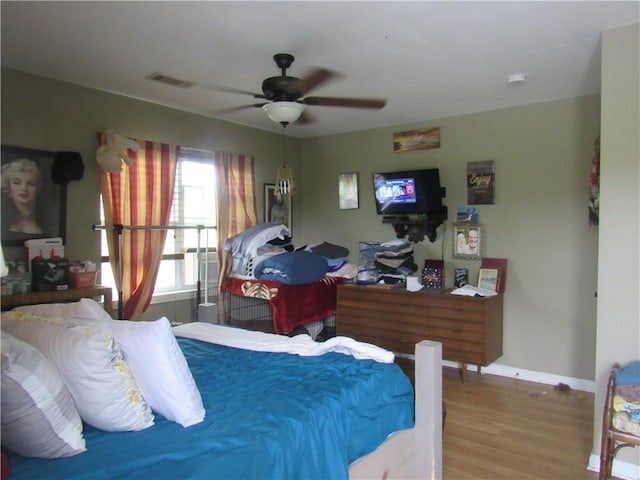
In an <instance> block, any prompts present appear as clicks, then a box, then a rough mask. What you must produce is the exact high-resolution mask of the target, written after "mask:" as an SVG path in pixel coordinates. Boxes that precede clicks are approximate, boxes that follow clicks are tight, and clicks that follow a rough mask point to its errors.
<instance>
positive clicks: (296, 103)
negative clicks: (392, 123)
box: [211, 53, 386, 126]
mask: <svg viewBox="0 0 640 480" xmlns="http://www.w3.org/2000/svg"><path fill="white" fill-rule="evenodd" d="M273 60H274V61H275V62H276V65H277V66H278V68H280V71H281V75H280V76H276V77H269V78H266V79H265V80H263V81H262V93H254V92H248V91H245V90H239V89H235V88H228V87H217V86H213V87H211V88H214V89H216V90H221V91H227V92H232V93H241V94H245V95H251V96H253V97H254V98H261V99H264V100H267V101H266V102H260V103H253V104H249V105H241V106H238V107H232V108H228V109H225V110H223V111H224V112H229V111H237V110H243V109H246V108H252V107H260V108H262V109H263V110H264V111H265V112H266V113H267V115H268V116H269V118H270V119H271V120H273V121H274V122H278V123H280V124H281V125H282V126H287V125H288V124H290V123H293V122H296V121H298V122H299V123H302V124H304V123H310V122H311V121H312V118H311V116H310V115H309V114H308V113H307V112H306V111H305V108H304V106H305V105H313V106H325V107H347V108H368V109H373V110H379V109H381V108H383V107H384V106H385V104H386V100H384V99H374V98H341V97H307V96H305V95H307V93H309V92H310V91H311V90H313V89H314V88H316V87H318V86H319V85H321V84H323V83H325V82H327V81H329V80H331V79H333V78H334V77H336V76H337V74H336V73H334V72H332V71H330V70H326V69H323V68H315V69H314V70H312V71H311V72H310V73H309V74H308V75H306V76H305V77H303V78H297V77H291V76H289V75H287V69H288V68H289V67H290V66H291V64H292V63H293V60H294V56H293V55H291V54H288V53H277V54H275V55H274V56H273Z"/></svg>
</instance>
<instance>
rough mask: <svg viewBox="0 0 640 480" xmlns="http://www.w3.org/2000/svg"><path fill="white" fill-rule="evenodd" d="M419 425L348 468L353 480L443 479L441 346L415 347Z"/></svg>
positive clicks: (388, 440)
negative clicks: (395, 479)
mask: <svg viewBox="0 0 640 480" xmlns="http://www.w3.org/2000/svg"><path fill="white" fill-rule="evenodd" d="M415 355H416V357H415V362H416V369H415V395H416V424H415V427H414V428H411V429H408V430H403V431H401V432H398V433H396V434H394V435H392V436H391V437H389V438H388V439H387V441H386V442H385V443H383V444H382V445H381V446H380V447H378V449H377V450H376V451H374V452H372V453H370V454H369V455H366V456H364V457H362V458H359V459H358V460H356V461H355V462H353V463H352V464H351V465H350V466H349V478H351V479H376V478H378V479H388V480H391V479H394V478H397V479H410V478H411V479H421V480H422V479H441V478H442V345H441V344H440V343H438V342H431V341H428V340H423V341H421V342H420V343H418V344H416V354H415Z"/></svg>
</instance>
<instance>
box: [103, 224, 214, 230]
mask: <svg viewBox="0 0 640 480" xmlns="http://www.w3.org/2000/svg"><path fill="white" fill-rule="evenodd" d="M91 228H93V230H189V229H194V230H195V229H198V230H205V229H207V230H209V229H214V230H216V229H217V228H218V227H216V226H215V225H122V224H121V223H114V224H113V225H92V226H91Z"/></svg>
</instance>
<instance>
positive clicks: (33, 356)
mask: <svg viewBox="0 0 640 480" xmlns="http://www.w3.org/2000/svg"><path fill="white" fill-rule="evenodd" d="M1 351H2V405H1V407H2V445H3V446H5V447H8V448H9V449H11V450H13V451H14V452H17V453H19V454H20V455H24V456H25V457H40V458H59V457H69V456H71V455H76V454H78V453H81V452H84V451H85V450H86V446H85V441H84V438H83V436H82V420H81V419H80V415H79V414H78V410H77V409H76V406H75V405H74V403H73V398H71V394H70V393H69V391H68V390H67V387H66V386H65V384H64V380H63V379H62V377H61V376H60V373H59V372H58V370H57V369H56V367H55V366H54V365H53V363H51V361H50V360H48V359H47V358H46V357H45V356H44V355H42V353H40V352H39V351H38V350H36V349H35V348H34V347H33V346H31V345H29V344H28V343H25V342H23V341H21V340H18V339H17V338H15V337H13V336H12V335H11V334H9V333H8V332H5V331H3V332H2V348H1Z"/></svg>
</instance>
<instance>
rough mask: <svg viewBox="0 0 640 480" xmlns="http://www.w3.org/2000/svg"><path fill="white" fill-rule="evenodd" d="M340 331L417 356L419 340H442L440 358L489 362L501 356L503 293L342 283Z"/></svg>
mask: <svg viewBox="0 0 640 480" xmlns="http://www.w3.org/2000/svg"><path fill="white" fill-rule="evenodd" d="M337 309H338V311H337V318H336V329H337V333H338V335H345V336H348V337H352V338H355V339H356V340H359V341H362V342H367V343H373V344H375V345H379V346H381V347H383V348H386V349H388V350H392V351H394V352H396V353H401V354H402V353H404V354H413V353H414V350H415V344H416V343H418V342H419V341H420V340H433V341H436V342H440V343H442V357H443V358H444V359H445V360H451V361H455V362H460V363H461V364H462V365H461V367H462V380H463V381H464V379H465V375H466V365H467V364H472V365H477V366H478V369H479V368H480V366H486V365H489V364H490V363H492V362H494V361H495V360H496V359H497V358H499V357H500V356H501V355H502V295H496V296H494V297H466V296H460V295H451V294H450V293H448V292H446V293H439V292H438V293H436V292H428V291H420V292H409V291H407V290H405V289H404V288H400V287H389V286H378V285H366V286H365V285H339V286H338V306H337Z"/></svg>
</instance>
